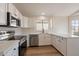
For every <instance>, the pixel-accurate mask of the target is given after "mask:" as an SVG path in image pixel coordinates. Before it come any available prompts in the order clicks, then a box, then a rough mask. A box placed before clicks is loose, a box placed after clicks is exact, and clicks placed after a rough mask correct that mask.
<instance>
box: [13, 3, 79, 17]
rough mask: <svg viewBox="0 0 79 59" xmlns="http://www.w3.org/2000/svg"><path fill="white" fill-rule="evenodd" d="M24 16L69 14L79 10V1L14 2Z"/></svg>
mask: <svg viewBox="0 0 79 59" xmlns="http://www.w3.org/2000/svg"><path fill="white" fill-rule="evenodd" d="M14 5H15V6H16V8H17V9H18V10H19V11H20V12H21V13H22V14H23V15H24V16H39V15H41V13H42V12H44V13H45V15H46V16H69V15H71V14H72V13H74V12H76V11H77V10H79V3H14Z"/></svg>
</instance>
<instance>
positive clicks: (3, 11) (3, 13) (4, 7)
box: [0, 3, 7, 25]
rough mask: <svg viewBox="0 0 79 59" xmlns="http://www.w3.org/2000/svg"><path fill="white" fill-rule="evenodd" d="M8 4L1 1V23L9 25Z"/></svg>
mask: <svg viewBox="0 0 79 59" xmlns="http://www.w3.org/2000/svg"><path fill="white" fill-rule="evenodd" d="M6 11H7V4H6V3H0V25H7V12H6Z"/></svg>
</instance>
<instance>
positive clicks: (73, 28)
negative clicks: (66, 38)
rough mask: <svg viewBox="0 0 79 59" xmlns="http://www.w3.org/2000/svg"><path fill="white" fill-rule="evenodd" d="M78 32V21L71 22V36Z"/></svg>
mask: <svg viewBox="0 0 79 59" xmlns="http://www.w3.org/2000/svg"><path fill="white" fill-rule="evenodd" d="M78 32H79V20H72V34H76V33H78Z"/></svg>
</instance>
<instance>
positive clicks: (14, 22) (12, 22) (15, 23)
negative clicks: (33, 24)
mask: <svg viewBox="0 0 79 59" xmlns="http://www.w3.org/2000/svg"><path fill="white" fill-rule="evenodd" d="M7 26H11V27H19V26H20V20H19V19H18V18H17V17H15V16H12V15H11V13H10V12H7Z"/></svg>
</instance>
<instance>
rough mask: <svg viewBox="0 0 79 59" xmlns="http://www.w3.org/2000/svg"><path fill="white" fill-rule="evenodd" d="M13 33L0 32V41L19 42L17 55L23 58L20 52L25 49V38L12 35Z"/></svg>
mask: <svg viewBox="0 0 79 59" xmlns="http://www.w3.org/2000/svg"><path fill="white" fill-rule="evenodd" d="M14 34H15V32H14V31H0V41H5V40H7V41H9V40H20V42H19V55H20V56H23V55H24V54H23V53H22V50H24V49H26V48H27V40H26V36H22V35H17V36H15V35H14Z"/></svg>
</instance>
